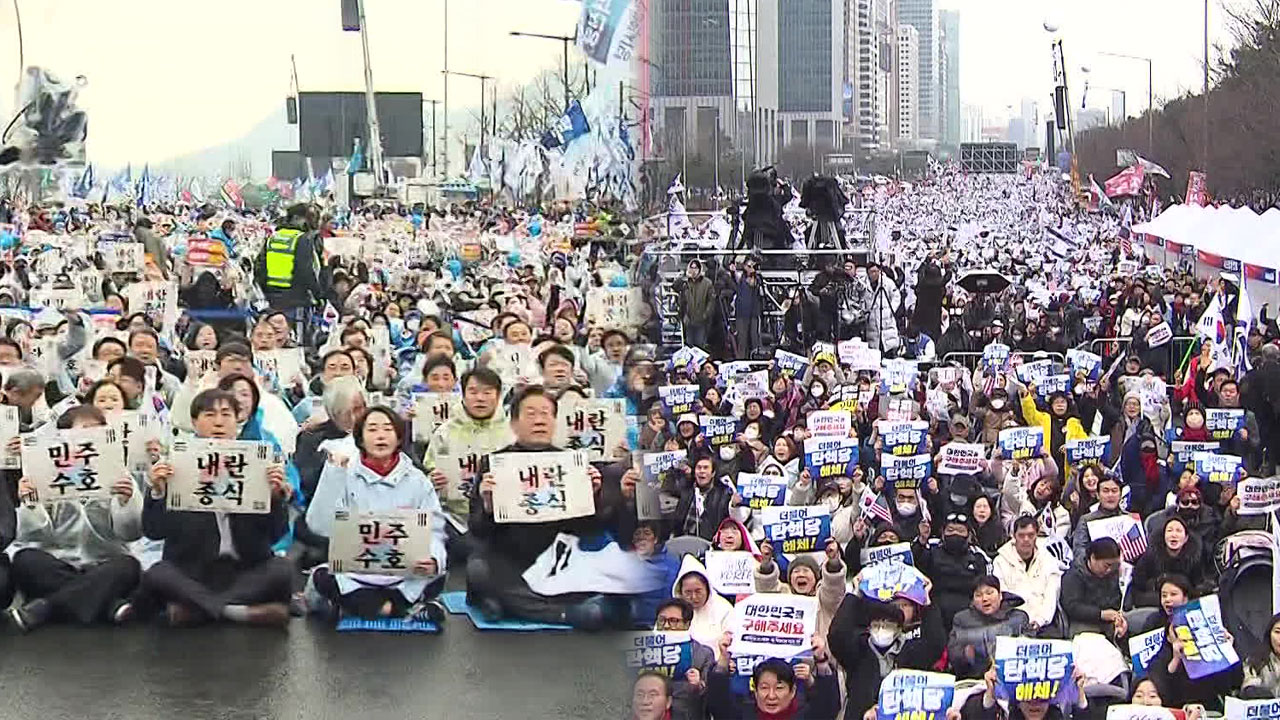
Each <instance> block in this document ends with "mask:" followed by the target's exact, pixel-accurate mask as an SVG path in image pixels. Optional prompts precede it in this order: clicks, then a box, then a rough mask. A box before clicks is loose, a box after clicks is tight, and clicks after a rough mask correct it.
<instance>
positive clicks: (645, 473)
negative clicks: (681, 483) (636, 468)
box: [638, 450, 688, 485]
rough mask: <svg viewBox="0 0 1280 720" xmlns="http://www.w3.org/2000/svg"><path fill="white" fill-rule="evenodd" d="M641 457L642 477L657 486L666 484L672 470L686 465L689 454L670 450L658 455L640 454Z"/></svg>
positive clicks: (657, 453)
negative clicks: (683, 464)
mask: <svg viewBox="0 0 1280 720" xmlns="http://www.w3.org/2000/svg"><path fill="white" fill-rule="evenodd" d="M638 454H639V455H640V463H641V465H640V475H641V477H642V478H643V479H644V480H645V481H647V482H652V483H654V484H657V485H662V484H663V483H665V482H666V479H667V474H668V473H669V472H670V471H671V469H672V468H674V467H676V466H677V465H680V464H682V463H684V462H685V461H686V460H687V458H688V453H687V452H686V451H684V450H668V451H666V452H656V453H638Z"/></svg>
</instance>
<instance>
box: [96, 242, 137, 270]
mask: <svg viewBox="0 0 1280 720" xmlns="http://www.w3.org/2000/svg"><path fill="white" fill-rule="evenodd" d="M98 253H99V254H100V255H101V256H102V267H103V269H104V270H106V271H107V272H109V273H138V274H141V273H142V268H143V265H144V256H145V255H146V251H145V249H144V248H143V245H142V243H139V242H111V241H108V242H102V241H99V242H98Z"/></svg>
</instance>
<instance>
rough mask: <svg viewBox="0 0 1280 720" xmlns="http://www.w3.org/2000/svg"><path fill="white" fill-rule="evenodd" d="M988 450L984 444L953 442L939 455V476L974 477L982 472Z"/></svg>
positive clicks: (944, 447)
mask: <svg viewBox="0 0 1280 720" xmlns="http://www.w3.org/2000/svg"><path fill="white" fill-rule="evenodd" d="M986 458H987V448H986V446H985V445H983V444H982V443H958V442H952V443H947V444H946V445H943V446H942V450H941V451H939V453H938V474H939V475H972V474H974V473H980V472H982V469H983V466H984V465H985V463H986Z"/></svg>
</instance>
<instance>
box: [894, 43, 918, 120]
mask: <svg viewBox="0 0 1280 720" xmlns="http://www.w3.org/2000/svg"><path fill="white" fill-rule="evenodd" d="M897 60H898V62H897V67H898V78H897V80H898V82H897V93H896V97H895V98H894V108H895V118H894V124H893V127H894V137H896V138H897V139H898V140H907V141H911V140H918V139H919V138H920V88H919V82H920V70H919V63H920V35H919V34H918V33H917V32H916V29H915V28H914V27H912V26H911V25H899V26H898V58H897Z"/></svg>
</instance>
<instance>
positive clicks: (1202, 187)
mask: <svg viewBox="0 0 1280 720" xmlns="http://www.w3.org/2000/svg"><path fill="white" fill-rule="evenodd" d="M1186 202H1187V204H1188V205H1199V206H1200V207H1204V206H1205V205H1208V204H1209V180H1208V178H1206V177H1205V175H1204V173H1202V172H1199V171H1196V170H1192V171H1191V176H1190V177H1189V178H1188V179H1187V200H1186Z"/></svg>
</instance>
